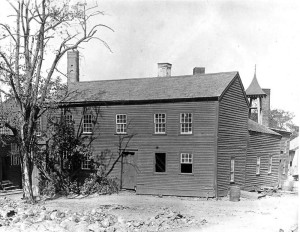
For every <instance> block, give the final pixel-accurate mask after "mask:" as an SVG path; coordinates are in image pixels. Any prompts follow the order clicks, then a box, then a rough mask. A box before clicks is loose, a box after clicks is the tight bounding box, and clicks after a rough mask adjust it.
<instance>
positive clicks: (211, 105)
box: [71, 101, 218, 196]
mask: <svg viewBox="0 0 300 232" xmlns="http://www.w3.org/2000/svg"><path fill="white" fill-rule="evenodd" d="M217 105H218V104H217V102H215V101H195V102H182V103H156V104H143V105H142V104H140V105H112V106H109V105H106V106H98V107H97V109H98V110H99V109H100V112H101V117H99V118H98V124H97V125H96V127H95V133H94V134H93V136H95V137H96V139H95V141H94V142H93V151H94V152H96V153H100V152H101V151H103V150H105V149H110V150H111V151H112V152H113V153H115V154H116V153H117V151H118V146H117V144H118V138H119V136H118V135H116V134H115V133H116V122H115V120H116V119H115V118H116V114H127V120H128V122H130V125H129V129H128V134H135V136H134V137H133V139H132V140H131V141H130V143H129V146H128V148H129V149H132V150H136V153H135V155H137V186H136V188H137V193H138V194H166V195H186V196H207V195H208V196H214V186H213V185H214V157H215V136H216V124H215V121H216V117H217V113H216V112H217V111H216V110H217ZM91 110H92V111H93V110H95V108H94V109H93V108H91ZM71 111H72V112H73V113H72V114H73V118H74V120H75V124H78V123H79V122H80V118H81V112H82V108H76V110H75V109H72V110H71ZM155 113H166V115H167V133H166V134H165V135H156V134H154V123H153V120H154V119H153V117H154V114H155ZM180 113H192V114H193V134H192V135H181V134H180V123H179V122H180ZM161 152H162V153H166V154H167V156H166V157H167V158H166V160H167V161H166V173H163V174H156V173H154V155H155V153H161ZM180 153H192V154H193V174H181V173H180ZM112 175H114V176H116V177H117V178H120V165H118V166H117V167H116V168H115V169H114V172H113V173H112Z"/></svg>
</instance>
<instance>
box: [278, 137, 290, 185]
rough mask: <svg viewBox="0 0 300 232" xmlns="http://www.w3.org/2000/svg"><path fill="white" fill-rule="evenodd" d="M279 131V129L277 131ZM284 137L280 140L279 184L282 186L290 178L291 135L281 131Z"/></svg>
mask: <svg viewBox="0 0 300 232" xmlns="http://www.w3.org/2000/svg"><path fill="white" fill-rule="evenodd" d="M276 132H277V133H278V131H276ZM279 133H280V132H279ZM280 134H281V135H282V138H281V140H280V160H279V161H280V163H279V169H278V172H279V184H280V185H281V186H282V185H283V183H284V181H286V180H287V178H288V173H289V161H290V160H289V147H290V135H289V134H287V133H280Z"/></svg>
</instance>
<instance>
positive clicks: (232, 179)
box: [230, 157, 235, 182]
mask: <svg viewBox="0 0 300 232" xmlns="http://www.w3.org/2000/svg"><path fill="white" fill-rule="evenodd" d="M234 162H235V161H234V157H231V159H230V182H234Z"/></svg>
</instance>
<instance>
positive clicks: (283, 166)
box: [282, 159, 286, 175]
mask: <svg viewBox="0 0 300 232" xmlns="http://www.w3.org/2000/svg"><path fill="white" fill-rule="evenodd" d="M285 172H286V170H285V159H284V160H283V161H282V174H283V175H284V174H285Z"/></svg>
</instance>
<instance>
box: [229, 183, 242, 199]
mask: <svg viewBox="0 0 300 232" xmlns="http://www.w3.org/2000/svg"><path fill="white" fill-rule="evenodd" d="M240 197H241V188H240V187H239V186H231V187H230V190H229V200H230V201H235V202H236V201H239V200H240Z"/></svg>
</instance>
